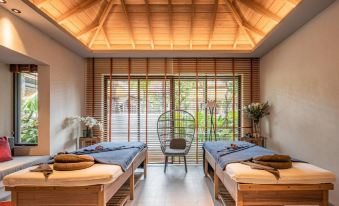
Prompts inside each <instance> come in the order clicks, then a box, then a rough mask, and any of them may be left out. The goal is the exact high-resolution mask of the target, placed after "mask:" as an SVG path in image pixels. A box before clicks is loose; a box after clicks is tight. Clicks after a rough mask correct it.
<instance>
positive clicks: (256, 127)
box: [253, 120, 261, 138]
mask: <svg viewBox="0 0 339 206" xmlns="http://www.w3.org/2000/svg"><path fill="white" fill-rule="evenodd" d="M260 136H261V134H260V120H253V137H254V138H258V137H260Z"/></svg>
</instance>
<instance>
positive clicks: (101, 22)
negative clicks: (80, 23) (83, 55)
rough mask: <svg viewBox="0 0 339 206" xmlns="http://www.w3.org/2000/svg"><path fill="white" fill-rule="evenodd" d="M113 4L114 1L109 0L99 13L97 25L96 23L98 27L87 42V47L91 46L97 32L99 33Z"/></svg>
mask: <svg viewBox="0 0 339 206" xmlns="http://www.w3.org/2000/svg"><path fill="white" fill-rule="evenodd" d="M113 5H114V1H113V0H110V1H109V2H108V3H106V7H105V9H104V11H103V12H102V13H101V16H100V18H99V25H98V28H97V29H96V31H95V33H94V35H93V37H92V38H91V41H90V42H89V45H88V46H89V48H91V47H92V45H93V43H94V41H95V39H96V38H97V36H98V34H99V33H100V31H101V29H102V26H103V25H104V23H105V22H106V20H107V17H108V15H109V13H110V12H111V9H112V7H113Z"/></svg>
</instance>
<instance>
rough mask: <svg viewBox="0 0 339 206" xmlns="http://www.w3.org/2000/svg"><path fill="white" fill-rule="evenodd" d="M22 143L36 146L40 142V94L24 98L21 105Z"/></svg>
mask: <svg viewBox="0 0 339 206" xmlns="http://www.w3.org/2000/svg"><path fill="white" fill-rule="evenodd" d="M20 131H21V136H20V143H22V144H35V143H37V140H38V93H37V92H35V93H33V94H32V95H30V96H27V97H25V98H23V100H22V104H21V127H20Z"/></svg>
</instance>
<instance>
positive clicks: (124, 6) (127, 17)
mask: <svg viewBox="0 0 339 206" xmlns="http://www.w3.org/2000/svg"><path fill="white" fill-rule="evenodd" d="M120 4H121V8H122V10H123V13H124V16H125V20H126V24H127V29H128V33H129V37H130V40H131V44H132V48H133V49H135V41H134V35H133V29H132V26H131V22H130V20H129V16H128V13H127V9H126V4H125V0H120Z"/></svg>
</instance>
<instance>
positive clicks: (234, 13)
mask: <svg viewBox="0 0 339 206" xmlns="http://www.w3.org/2000/svg"><path fill="white" fill-rule="evenodd" d="M225 5H226V6H228V7H229V8H230V9H231V13H232V16H233V18H234V19H235V21H236V22H237V24H238V26H239V30H240V31H242V32H243V33H244V34H245V35H246V37H247V39H248V41H249V42H250V44H251V46H252V47H254V46H255V41H254V39H253V38H252V36H251V35H250V33H249V32H248V30H247V28H246V27H245V26H244V20H243V17H242V16H241V15H240V13H239V12H238V10H237V9H236V8H235V6H234V5H233V2H232V0H225ZM240 31H239V32H240Z"/></svg>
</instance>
